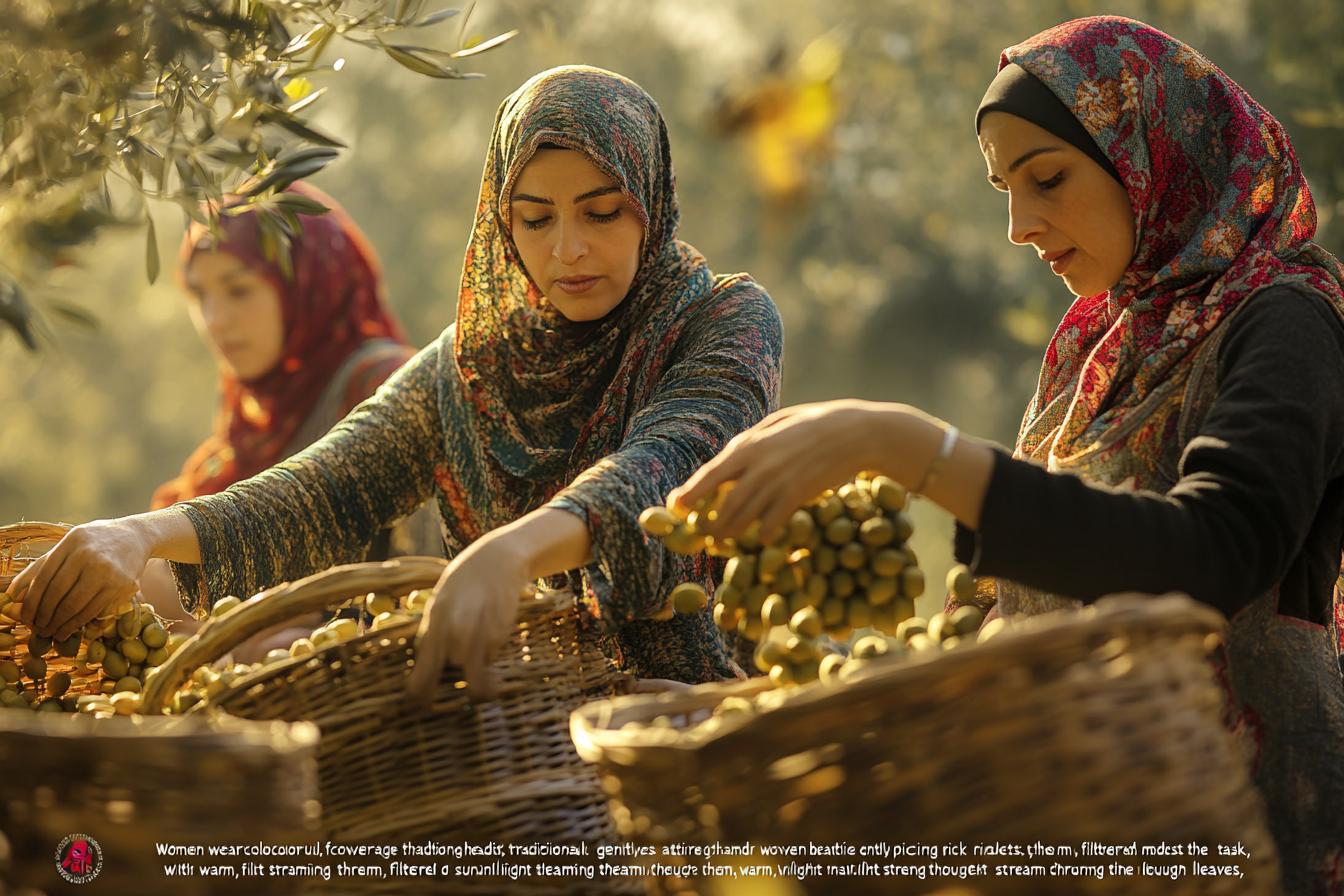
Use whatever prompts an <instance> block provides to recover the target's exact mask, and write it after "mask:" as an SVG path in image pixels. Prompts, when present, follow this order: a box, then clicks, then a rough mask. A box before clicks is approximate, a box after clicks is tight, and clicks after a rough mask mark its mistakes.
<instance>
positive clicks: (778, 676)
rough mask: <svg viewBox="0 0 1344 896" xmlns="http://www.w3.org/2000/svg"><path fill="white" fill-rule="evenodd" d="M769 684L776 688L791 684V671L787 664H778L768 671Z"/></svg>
mask: <svg viewBox="0 0 1344 896" xmlns="http://www.w3.org/2000/svg"><path fill="white" fill-rule="evenodd" d="M770 683H771V684H772V685H774V686H775V687H777V688H784V687H788V686H789V685H791V684H793V670H792V669H791V668H789V664H788V663H780V664H779V665H778V666H775V667H774V668H773V669H771V670H770Z"/></svg>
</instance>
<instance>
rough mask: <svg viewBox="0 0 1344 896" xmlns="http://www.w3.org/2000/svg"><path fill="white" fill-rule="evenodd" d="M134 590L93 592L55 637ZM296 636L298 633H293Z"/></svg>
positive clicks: (67, 633)
mask: <svg viewBox="0 0 1344 896" xmlns="http://www.w3.org/2000/svg"><path fill="white" fill-rule="evenodd" d="M134 593H135V592H133V591H128V590H126V589H120V590H119V589H115V588H103V589H101V590H100V591H98V592H97V593H96V594H94V595H93V596H92V597H91V598H90V599H89V601H88V602H87V603H85V604H84V605H83V606H82V607H79V608H78V609H73V608H72V613H73V615H72V616H71V617H70V618H69V619H67V620H66V621H65V622H64V623H61V624H59V625H58V626H57V634H56V639H57V640H58V641H64V640H65V639H66V638H68V637H70V636H71V635H73V634H74V633H75V632H77V631H80V630H81V629H83V628H84V627H85V626H86V625H88V624H89V623H90V622H93V620H95V619H97V618H98V616H99V614H101V613H102V612H103V610H105V609H107V608H108V607H115V606H116V605H117V604H119V603H121V601H123V600H125V599H127V598H128V597H130V596H131V595H133V594H134ZM295 637H298V635H295Z"/></svg>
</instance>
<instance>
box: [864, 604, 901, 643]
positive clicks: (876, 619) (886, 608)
mask: <svg viewBox="0 0 1344 896" xmlns="http://www.w3.org/2000/svg"><path fill="white" fill-rule="evenodd" d="M899 624H900V620H898V619H897V618H896V602H895V601H891V602H890V603H885V604H882V605H881V606H876V607H873V618H872V621H871V622H870V623H869V625H871V626H872V627H873V628H875V629H877V630H878V631H880V632H881V633H882V634H884V635H894V634H896V626H897V625H899Z"/></svg>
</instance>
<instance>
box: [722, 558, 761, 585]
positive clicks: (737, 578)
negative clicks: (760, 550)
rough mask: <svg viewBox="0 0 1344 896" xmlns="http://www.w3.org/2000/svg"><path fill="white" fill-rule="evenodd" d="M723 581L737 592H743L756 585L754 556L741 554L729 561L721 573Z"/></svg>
mask: <svg viewBox="0 0 1344 896" xmlns="http://www.w3.org/2000/svg"><path fill="white" fill-rule="evenodd" d="M723 580H724V581H725V582H727V583H728V584H730V585H732V586H733V587H734V588H736V589H737V590H738V591H742V592H745V591H746V590H747V589H748V588H750V587H751V586H752V585H754V584H756V556H755V555H754V554H741V555H739V556H737V557H734V558H733V559H731V560H729V561H728V565H727V566H726V567H725V568H724V571H723Z"/></svg>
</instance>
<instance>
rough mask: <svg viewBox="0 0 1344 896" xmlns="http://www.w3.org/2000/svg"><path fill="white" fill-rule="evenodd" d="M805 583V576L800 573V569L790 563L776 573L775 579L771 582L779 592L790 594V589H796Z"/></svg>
mask: <svg viewBox="0 0 1344 896" xmlns="http://www.w3.org/2000/svg"><path fill="white" fill-rule="evenodd" d="M802 584H803V577H802V576H801V575H799V574H798V570H797V569H795V568H794V567H792V566H789V565H788V564H785V565H784V567H783V568H782V569H780V571H779V572H777V573H775V580H774V582H772V583H771V587H772V588H774V590H775V591H776V592H778V593H779V594H788V593H789V592H790V591H796V590H797V589H798V588H799V587H801V586H802Z"/></svg>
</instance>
